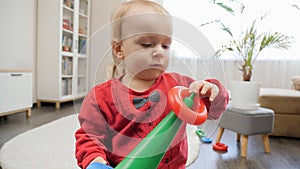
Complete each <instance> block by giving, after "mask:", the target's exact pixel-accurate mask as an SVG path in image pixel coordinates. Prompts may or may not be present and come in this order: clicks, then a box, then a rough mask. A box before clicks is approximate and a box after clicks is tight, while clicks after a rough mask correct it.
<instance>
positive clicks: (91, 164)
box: [86, 162, 113, 169]
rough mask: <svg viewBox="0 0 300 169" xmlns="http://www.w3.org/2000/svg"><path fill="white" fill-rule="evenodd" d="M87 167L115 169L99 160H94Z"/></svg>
mask: <svg viewBox="0 0 300 169" xmlns="http://www.w3.org/2000/svg"><path fill="white" fill-rule="evenodd" d="M86 169H113V168H112V167H110V166H108V165H105V164H102V163H99V162H92V163H90V164H89V165H88V166H87V167H86Z"/></svg>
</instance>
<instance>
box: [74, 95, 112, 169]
mask: <svg viewBox="0 0 300 169" xmlns="http://www.w3.org/2000/svg"><path fill="white" fill-rule="evenodd" d="M78 118H79V122H80V126H81V127H80V128H79V129H78V130H77V131H76V132H75V138H76V154H75V155H76V158H77V163H78V165H79V166H80V167H81V168H84V169H85V168H86V167H87V166H88V165H89V163H90V162H91V161H92V160H93V159H94V158H96V157H98V156H101V157H103V158H104V159H105V160H106V161H107V159H106V150H107V148H106V147H105V146H104V145H105V144H104V142H105V140H106V137H107V136H108V135H109V134H108V133H107V132H108V130H107V123H106V120H105V117H104V116H103V114H102V113H101V111H100V110H99V107H98V105H97V102H96V98H95V89H93V90H91V91H90V92H89V94H88V95H87V96H86V97H85V99H84V101H83V103H82V106H81V110H80V114H79V116H78Z"/></svg>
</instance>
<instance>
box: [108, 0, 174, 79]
mask: <svg viewBox="0 0 300 169" xmlns="http://www.w3.org/2000/svg"><path fill="white" fill-rule="evenodd" d="M136 7H145V8H149V9H151V10H153V11H154V12H157V13H162V14H168V15H169V12H168V11H167V10H166V9H165V8H164V7H162V6H161V5H159V4H158V3H155V2H153V1H150V0H131V1H128V2H125V3H123V4H121V5H120V6H119V7H118V8H117V10H116V11H115V13H113V15H112V17H111V21H112V41H120V40H121V34H122V18H124V17H126V16H128V13H129V11H130V10H131V9H134V8H136ZM112 43H113V42H112ZM112 55H113V60H114V63H115V65H114V67H113V68H112V69H113V70H112V77H117V76H119V75H120V74H122V73H124V70H123V69H121V70H120V69H119V68H118V65H119V64H120V61H119V59H118V58H117V57H116V55H115V53H114V52H113V51H112Z"/></svg>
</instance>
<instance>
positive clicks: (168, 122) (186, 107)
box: [115, 86, 207, 169]
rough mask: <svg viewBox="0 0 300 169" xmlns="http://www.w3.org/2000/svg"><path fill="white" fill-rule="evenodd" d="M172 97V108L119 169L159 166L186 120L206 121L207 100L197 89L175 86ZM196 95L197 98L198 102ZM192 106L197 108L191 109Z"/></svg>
mask: <svg viewBox="0 0 300 169" xmlns="http://www.w3.org/2000/svg"><path fill="white" fill-rule="evenodd" d="M168 99H169V104H170V106H171V109H172V111H171V112H170V113H169V114H168V115H167V116H166V117H165V118H164V119H163V120H162V121H161V122H160V123H159V124H158V125H157V126H156V127H155V128H154V129H153V130H152V131H151V132H150V133H149V134H148V135H147V137H146V138H144V139H143V140H142V141H141V142H140V143H139V144H138V145H137V146H136V147H135V148H134V149H133V151H132V152H131V153H130V154H129V155H128V156H127V157H125V158H124V159H123V160H122V161H121V163H120V164H119V165H118V166H116V167H115V169H124V168H126V169H137V168H139V169H155V168H157V166H158V165H159V163H160V161H161V160H162V158H163V156H164V155H165V152H166V151H167V150H168V148H169V146H170V144H171V142H172V140H173V139H174V137H175V135H176V133H177V132H178V130H179V128H180V127H181V125H182V124H183V121H184V122H186V123H189V124H194V125H199V124H202V123H204V122H205V121H206V119H207V111H206V108H205V105H204V102H203V101H202V100H201V99H200V97H199V96H196V94H195V93H192V94H191V93H190V91H189V89H188V88H186V87H179V86H177V87H174V88H172V89H171V90H170V91H169V95H168ZM194 99H195V100H197V101H196V102H194ZM194 103H195V104H194ZM191 107H193V108H194V109H195V110H197V112H195V111H193V110H191V109H190V108H191ZM175 114H176V115H177V116H176V115H175ZM177 117H178V118H177Z"/></svg>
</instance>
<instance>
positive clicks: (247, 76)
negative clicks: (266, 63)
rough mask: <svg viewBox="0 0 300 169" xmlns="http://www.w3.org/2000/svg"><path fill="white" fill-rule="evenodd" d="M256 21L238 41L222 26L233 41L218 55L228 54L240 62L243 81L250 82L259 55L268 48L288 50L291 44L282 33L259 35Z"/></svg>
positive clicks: (289, 38)
mask: <svg viewBox="0 0 300 169" xmlns="http://www.w3.org/2000/svg"><path fill="white" fill-rule="evenodd" d="M255 23H256V20H254V21H253V23H252V25H251V26H250V28H248V29H247V30H246V31H245V32H244V33H242V34H241V36H240V37H239V38H238V39H237V38H235V37H234V35H233V34H232V32H231V31H230V29H229V28H228V27H225V26H224V25H223V24H222V30H224V31H226V32H227V33H228V34H229V35H230V37H231V40H230V41H229V42H228V43H227V44H225V45H222V47H221V49H219V50H218V51H217V52H216V55H218V56H222V55H223V54H225V53H227V52H231V53H233V55H234V56H235V57H236V58H237V59H238V61H239V62H240V68H239V70H240V71H242V75H243V80H244V81H250V80H251V77H252V72H253V68H254V67H253V65H254V63H255V61H256V59H257V57H258V56H259V54H260V53H261V52H262V51H263V50H264V49H266V48H277V49H287V48H288V47H289V46H290V44H291V37H289V36H286V35H284V34H282V33H280V32H274V33H272V32H263V33H259V32H258V31H257V28H256V27H255Z"/></svg>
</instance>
